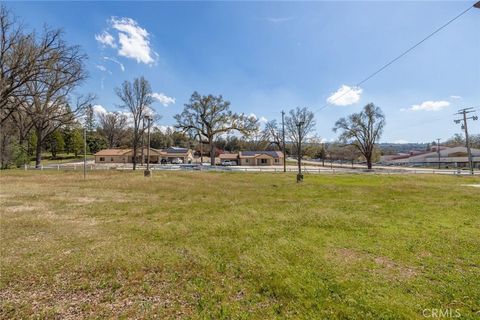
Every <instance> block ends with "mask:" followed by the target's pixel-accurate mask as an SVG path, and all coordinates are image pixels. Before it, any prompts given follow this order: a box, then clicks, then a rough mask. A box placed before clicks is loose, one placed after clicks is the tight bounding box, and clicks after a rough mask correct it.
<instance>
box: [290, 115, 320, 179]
mask: <svg viewBox="0 0 480 320" xmlns="http://www.w3.org/2000/svg"><path fill="white" fill-rule="evenodd" d="M315 124H316V122H315V117H314V114H313V112H311V111H309V110H308V109H307V108H299V107H297V108H296V109H292V110H290V112H289V115H288V116H287V117H285V127H286V132H287V133H288V135H289V138H290V140H291V141H292V143H293V146H294V149H295V150H296V154H297V163H298V169H299V172H300V168H301V166H302V158H303V154H304V151H303V150H301V146H302V143H303V142H304V141H305V138H306V137H307V135H308V134H309V133H310V132H312V131H313V129H314V127H315Z"/></svg>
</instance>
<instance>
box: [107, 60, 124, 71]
mask: <svg viewBox="0 0 480 320" xmlns="http://www.w3.org/2000/svg"><path fill="white" fill-rule="evenodd" d="M103 60H107V61H111V62H113V63H116V64H118V66H119V67H120V69H121V70H122V71H125V66H124V65H123V63H121V62H120V61H118V60H117V59H115V58H110V57H103Z"/></svg>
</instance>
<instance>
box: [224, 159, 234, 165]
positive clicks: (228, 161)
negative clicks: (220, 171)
mask: <svg viewBox="0 0 480 320" xmlns="http://www.w3.org/2000/svg"><path fill="white" fill-rule="evenodd" d="M221 165H222V166H233V162H232V161H230V160H223V161H222V162H221Z"/></svg>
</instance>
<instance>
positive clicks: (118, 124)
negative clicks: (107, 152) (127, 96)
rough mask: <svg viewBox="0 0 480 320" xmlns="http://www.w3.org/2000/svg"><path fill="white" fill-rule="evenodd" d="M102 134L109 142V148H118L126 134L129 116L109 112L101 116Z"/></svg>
mask: <svg viewBox="0 0 480 320" xmlns="http://www.w3.org/2000/svg"><path fill="white" fill-rule="evenodd" d="M99 120H100V133H101V134H102V135H103V136H104V137H105V139H106V140H107V144H108V147H109V148H115V147H118V146H119V144H120V141H121V140H122V138H123V137H124V136H125V134H126V132H127V131H126V130H125V128H126V126H127V116H126V115H124V114H122V113H120V112H108V113H102V114H100V115H99Z"/></svg>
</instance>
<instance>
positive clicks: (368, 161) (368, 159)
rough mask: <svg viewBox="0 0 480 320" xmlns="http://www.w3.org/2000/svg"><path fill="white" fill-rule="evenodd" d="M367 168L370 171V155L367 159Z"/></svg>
mask: <svg viewBox="0 0 480 320" xmlns="http://www.w3.org/2000/svg"><path fill="white" fill-rule="evenodd" d="M367 168H368V170H370V169H372V155H369V156H368V157H367Z"/></svg>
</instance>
